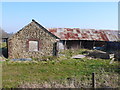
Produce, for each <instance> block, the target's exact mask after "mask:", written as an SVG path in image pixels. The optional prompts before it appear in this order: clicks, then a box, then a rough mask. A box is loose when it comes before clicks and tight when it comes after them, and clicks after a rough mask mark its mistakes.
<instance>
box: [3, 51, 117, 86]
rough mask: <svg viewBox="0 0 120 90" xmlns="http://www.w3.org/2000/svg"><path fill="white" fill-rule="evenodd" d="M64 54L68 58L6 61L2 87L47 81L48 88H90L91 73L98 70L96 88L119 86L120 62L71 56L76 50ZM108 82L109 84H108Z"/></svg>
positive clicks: (41, 84) (44, 83) (29, 84)
mask: <svg viewBox="0 0 120 90" xmlns="http://www.w3.org/2000/svg"><path fill="white" fill-rule="evenodd" d="M83 51H84V50H83ZM78 52H79V51H78ZM78 52H76V53H78ZM65 53H68V54H66V55H67V56H68V57H66V56H61V57H58V58H54V57H53V58H52V57H49V59H50V60H48V61H36V60H33V61H22V62H20V61H17V62H15V61H14V62H13V61H6V62H3V76H2V79H3V87H4V88H14V87H27V85H28V87H31V86H32V85H33V87H40V86H41V87H45V86H44V85H46V84H47V85H48V86H46V87H73V88H75V87H91V74H92V72H95V73H96V79H97V87H100V86H101V87H102V85H103V86H107V84H108V86H110V87H118V84H117V83H118V81H117V80H118V75H119V69H118V63H119V62H117V61H115V62H113V63H112V64H109V62H110V60H103V59H87V58H84V59H71V58H70V55H73V54H74V53H72V54H70V55H69V51H66V52H65ZM79 53H82V52H79ZM45 59H46V58H45ZM52 59H53V60H52ZM106 79H107V80H106ZM108 81H109V82H110V83H107V84H106V82H108ZM58 84H59V85H58ZM71 84H72V85H73V86H71ZM35 85H36V86H35Z"/></svg>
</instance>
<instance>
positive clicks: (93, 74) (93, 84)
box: [92, 72, 95, 88]
mask: <svg viewBox="0 0 120 90" xmlns="http://www.w3.org/2000/svg"><path fill="white" fill-rule="evenodd" d="M92 88H95V73H94V72H93V73H92Z"/></svg>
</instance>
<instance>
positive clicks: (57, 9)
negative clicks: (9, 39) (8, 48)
mask: <svg viewBox="0 0 120 90" xmlns="http://www.w3.org/2000/svg"><path fill="white" fill-rule="evenodd" d="M32 19H35V20H36V21H38V22H39V23H40V24H41V25H43V26H45V27H48V28H51V27H52V28H55V27H56V28H57V27H62V28H82V29H110V30H117V29H118V3H117V2H3V3H2V28H3V29H4V30H5V31H6V32H9V33H10V32H17V31H19V30H20V29H21V28H23V27H24V26H25V25H27V24H29V23H30V22H31V20H32Z"/></svg>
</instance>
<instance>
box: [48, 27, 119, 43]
mask: <svg viewBox="0 0 120 90" xmlns="http://www.w3.org/2000/svg"><path fill="white" fill-rule="evenodd" d="M48 31H50V32H51V33H52V34H54V35H56V36H57V37H59V38H60V39H61V40H96V41H118V39H119V38H118V31H114V30H94V29H79V28H48Z"/></svg>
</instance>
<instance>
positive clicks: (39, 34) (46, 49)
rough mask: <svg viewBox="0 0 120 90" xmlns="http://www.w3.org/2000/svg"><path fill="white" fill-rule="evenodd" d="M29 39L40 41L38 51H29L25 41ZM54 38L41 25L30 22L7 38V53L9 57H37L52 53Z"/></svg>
mask: <svg viewBox="0 0 120 90" xmlns="http://www.w3.org/2000/svg"><path fill="white" fill-rule="evenodd" d="M30 39H37V40H39V41H40V47H39V49H40V50H39V51H29V50H28V46H27V42H28V41H29V40H30ZM55 42H56V38H55V37H53V36H52V35H51V34H49V33H48V32H46V31H45V30H43V28H42V27H39V26H38V25H36V23H35V22H33V21H32V22H31V23H30V24H28V25H27V26H25V27H24V28H22V29H21V30H20V31H18V32H17V33H16V34H14V35H13V36H12V37H11V38H9V40H8V55H9V58H12V59H17V58H39V57H42V56H49V55H50V56H51V55H53V44H54V43H55Z"/></svg>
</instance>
